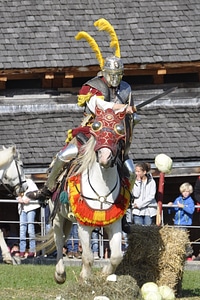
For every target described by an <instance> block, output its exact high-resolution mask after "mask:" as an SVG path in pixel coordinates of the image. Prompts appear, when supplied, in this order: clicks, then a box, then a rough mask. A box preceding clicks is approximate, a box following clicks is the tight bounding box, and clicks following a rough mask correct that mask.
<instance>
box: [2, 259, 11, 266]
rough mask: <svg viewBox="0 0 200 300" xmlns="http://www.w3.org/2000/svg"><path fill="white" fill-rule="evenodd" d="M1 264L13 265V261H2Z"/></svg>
mask: <svg viewBox="0 0 200 300" xmlns="http://www.w3.org/2000/svg"><path fill="white" fill-rule="evenodd" d="M3 262H4V263H5V264H7V265H13V261H12V259H9V258H8V259H4V260H3Z"/></svg>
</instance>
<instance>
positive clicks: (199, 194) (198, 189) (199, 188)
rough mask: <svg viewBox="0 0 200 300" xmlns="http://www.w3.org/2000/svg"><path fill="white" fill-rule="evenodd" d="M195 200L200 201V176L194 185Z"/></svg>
mask: <svg viewBox="0 0 200 300" xmlns="http://www.w3.org/2000/svg"><path fill="white" fill-rule="evenodd" d="M194 200H195V201H197V202H198V203H200V176H199V177H198V178H197V180H196V182H195V186H194Z"/></svg>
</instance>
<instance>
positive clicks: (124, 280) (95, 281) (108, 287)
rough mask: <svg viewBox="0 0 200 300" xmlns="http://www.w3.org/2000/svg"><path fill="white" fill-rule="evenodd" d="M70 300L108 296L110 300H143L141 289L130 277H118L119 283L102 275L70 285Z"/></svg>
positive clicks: (91, 299) (85, 299) (92, 299)
mask: <svg viewBox="0 0 200 300" xmlns="http://www.w3.org/2000/svg"><path fill="white" fill-rule="evenodd" d="M67 295H68V298H69V299H76V300H79V299H80V300H94V298H95V297H96V296H106V297H108V298H109V300H122V299H126V300H141V299H142V297H141V294H140V289H139V287H138V285H137V283H136V281H135V279H133V278H132V277H131V276H129V275H125V276H124V275H122V276H117V281H116V282H113V281H106V278H105V277H104V276H102V275H101V274H95V275H94V276H93V277H92V278H90V279H88V280H86V281H84V282H76V283H72V284H71V283H70V285H69V286H68V287H67Z"/></svg>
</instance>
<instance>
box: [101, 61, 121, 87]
mask: <svg viewBox="0 0 200 300" xmlns="http://www.w3.org/2000/svg"><path fill="white" fill-rule="evenodd" d="M123 72H124V65H123V63H122V60H121V58H119V57H116V56H111V57H107V58H106V59H105V63H104V66H103V69H102V73H103V76H104V78H105V79H106V81H107V83H108V84H109V86H112V87H117V86H118V85H119V84H120V82H121V80H122V77H123Z"/></svg>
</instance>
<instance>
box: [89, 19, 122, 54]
mask: <svg viewBox="0 0 200 300" xmlns="http://www.w3.org/2000/svg"><path fill="white" fill-rule="evenodd" d="M94 26H95V27H98V29H99V30H105V31H107V32H108V33H109V35H110V38H111V42H110V47H111V48H115V56H116V57H119V58H120V57H121V54H120V46H119V41H118V37H117V34H116V32H115V30H114V28H113V26H112V25H111V24H110V23H109V22H108V21H107V20H106V19H103V18H102V19H99V20H97V21H96V22H94Z"/></svg>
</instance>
